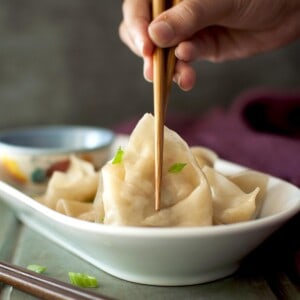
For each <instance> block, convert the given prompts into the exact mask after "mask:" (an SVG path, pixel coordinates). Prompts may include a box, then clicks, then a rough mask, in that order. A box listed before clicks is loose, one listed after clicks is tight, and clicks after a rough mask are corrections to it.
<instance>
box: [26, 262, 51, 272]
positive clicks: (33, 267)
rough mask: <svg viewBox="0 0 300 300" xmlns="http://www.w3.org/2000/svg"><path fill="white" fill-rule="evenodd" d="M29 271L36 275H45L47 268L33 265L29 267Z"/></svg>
mask: <svg viewBox="0 0 300 300" xmlns="http://www.w3.org/2000/svg"><path fill="white" fill-rule="evenodd" d="M27 269H28V270H30V271H33V272H36V273H40V274H41V273H44V272H45V271H46V270H47V268H46V267H44V266H41V265H36V264H32V265H28V266H27Z"/></svg>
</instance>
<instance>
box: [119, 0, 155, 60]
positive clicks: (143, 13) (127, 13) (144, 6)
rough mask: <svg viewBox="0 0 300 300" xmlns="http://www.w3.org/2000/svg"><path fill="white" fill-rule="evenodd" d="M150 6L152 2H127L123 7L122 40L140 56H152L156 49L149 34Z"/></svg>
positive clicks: (135, 0)
mask: <svg viewBox="0 0 300 300" xmlns="http://www.w3.org/2000/svg"><path fill="white" fill-rule="evenodd" d="M150 4H151V1H150V0H125V1H124V2H123V6H122V11H123V21H122V23H121V25H120V27H119V34H120V37H121V40H122V41H123V42H124V43H125V44H126V45H127V46H128V47H129V48H130V49H131V50H132V51H133V52H134V53H135V54H137V55H139V56H147V55H150V54H152V52H153V48H154V46H153V42H152V41H151V39H150V37H149V34H148V26H149V23H150V21H151V11H150V6H151V5H150Z"/></svg>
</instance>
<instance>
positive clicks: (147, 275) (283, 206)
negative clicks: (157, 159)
mask: <svg viewBox="0 0 300 300" xmlns="http://www.w3.org/2000/svg"><path fill="white" fill-rule="evenodd" d="M216 169H217V170H219V171H223V172H225V173H226V174H233V173H235V172H238V171H240V170H241V169H243V168H242V167H239V166H237V165H235V164H232V163H229V162H226V161H223V160H220V161H217V163H216ZM0 199H3V200H4V201H5V202H6V203H7V204H8V205H10V206H11V207H12V208H13V209H14V210H15V211H16V213H17V215H18V217H19V218H20V219H21V220H22V221H23V222H24V223H26V224H27V225H28V226H30V227H31V228H33V229H34V230H36V231H38V232H40V233H42V234H43V235H45V236H46V237H48V238H50V239H52V240H53V241H55V242H57V243H59V244H60V245H62V246H64V247H65V248H67V249H69V250H70V251H71V252H73V253H75V254H77V255H78V256H80V257H82V258H83V259H85V260H87V261H89V262H90V263H92V264H93V265H95V266H97V267H99V268H101V269H102V270H104V271H106V272H107V273H110V274H112V275H114V276H116V277H119V278H122V279H125V280H128V281H133V282H137V283H143V284H151V285H169V286H172V285H191V284H198V283H204V282H208V281H212V280H216V279H219V278H222V277H225V276H228V275H230V274H232V273H233V272H235V271H236V270H237V269H238V267H239V263H240V261H241V260H242V259H243V258H244V257H245V256H246V255H247V254H248V253H250V252H251V251H252V250H253V249H255V248H256V247H257V246H258V245H259V244H260V243H261V242H262V241H264V240H265V239H266V238H267V237H268V236H270V235H271V234H272V233H273V232H274V231H275V230H277V229H278V228H279V227H280V226H282V225H283V224H284V223H285V222H286V221H287V220H288V219H290V218H291V217H292V216H293V215H295V214H296V213H297V212H299V210H300V191H299V189H298V188H297V187H295V186H293V185H291V184H289V183H287V182H284V181H282V180H279V179H276V178H274V177H271V178H270V181H269V184H268V190H267V194H266V198H265V200H264V204H263V207H262V211H261V214H260V216H259V218H258V219H256V220H253V221H248V222H243V223H237V224H232V225H218V226H211V227H196V228H195V227H193V228H136V227H116V226H110V225H102V224H96V223H89V222H85V221H81V220H77V219H73V218H70V217H67V216H64V215H61V214H59V213H57V212H55V211H53V210H50V209H49V208H47V207H45V206H43V205H41V204H39V203H38V202H36V201H34V200H33V199H31V198H29V197H28V196H26V195H24V194H22V193H21V192H19V191H18V190H15V189H14V188H12V187H11V186H9V185H7V184H5V183H3V182H0Z"/></svg>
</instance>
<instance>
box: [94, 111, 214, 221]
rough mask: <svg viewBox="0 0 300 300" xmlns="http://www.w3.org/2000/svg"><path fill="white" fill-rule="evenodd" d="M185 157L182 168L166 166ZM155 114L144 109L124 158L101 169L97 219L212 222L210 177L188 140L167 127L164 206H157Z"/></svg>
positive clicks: (163, 190) (163, 180)
mask: <svg viewBox="0 0 300 300" xmlns="http://www.w3.org/2000/svg"><path fill="white" fill-rule="evenodd" d="M175 163H184V164H186V165H185V167H184V168H183V169H182V170H181V171H180V172H178V173H170V172H168V169H169V168H170V167H171V166H172V165H173V164H175ZM154 201H155V200H154V118H153V116H152V115H150V114H145V115H144V117H143V118H142V119H141V120H140V121H139V123H138V124H137V126H136V128H135V129H134V131H133V132H132V134H131V136H130V140H129V143H128V145H127V147H126V149H124V155H123V158H122V161H121V162H120V163H118V164H112V162H111V161H110V162H108V163H107V164H106V165H105V166H104V167H103V168H102V170H101V178H100V184H99V190H98V193H97V196H96V199H95V209H96V214H97V220H96V221H100V222H101V221H103V222H104V223H105V224H113V225H130V226H205V225H212V198H211V192H210V188H209V186H208V182H207V180H206V178H205V176H204V174H203V173H202V171H201V169H200V167H199V165H198V163H197V161H196V159H195V157H194V155H193V154H192V152H191V150H190V148H189V147H188V145H187V144H186V143H185V142H184V141H183V140H182V139H181V138H180V137H179V135H178V134H176V133H175V132H174V131H172V130H170V129H168V128H166V127H165V131H164V158H163V178H162V191H161V209H160V211H158V212H157V211H155V209H154Z"/></svg>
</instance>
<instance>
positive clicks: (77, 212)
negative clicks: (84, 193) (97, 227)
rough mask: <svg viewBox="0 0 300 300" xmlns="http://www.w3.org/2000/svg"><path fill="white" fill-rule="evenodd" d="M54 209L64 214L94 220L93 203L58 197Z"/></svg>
mask: <svg viewBox="0 0 300 300" xmlns="http://www.w3.org/2000/svg"><path fill="white" fill-rule="evenodd" d="M55 210H56V211H57V212H59V213H61V214H64V215H66V216H69V217H72V218H77V219H81V220H85V221H90V222H93V221H94V220H95V210H94V206H93V203H90V202H78V201H72V200H65V199H59V200H58V201H57V203H56V207H55Z"/></svg>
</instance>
